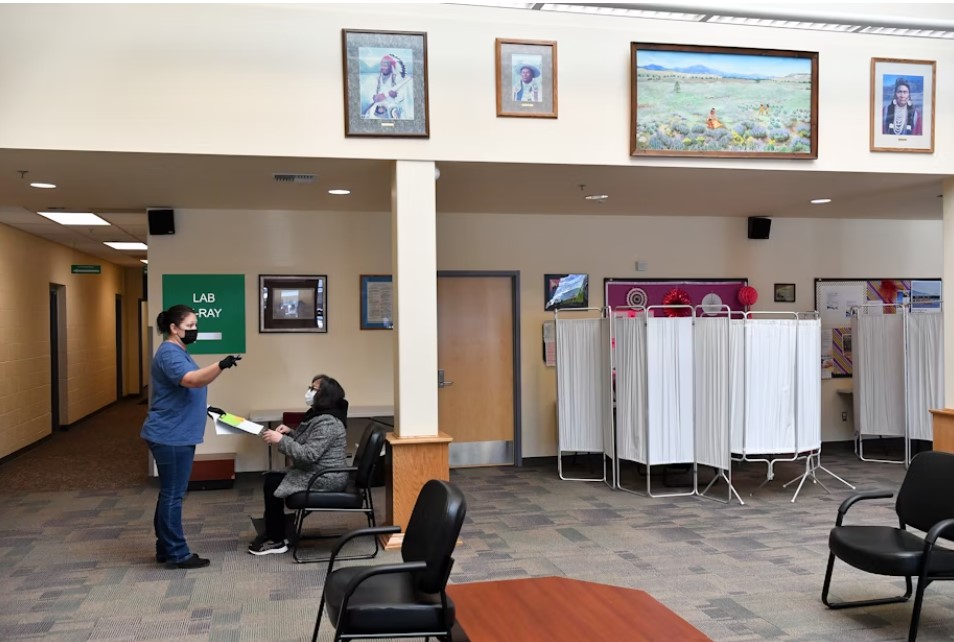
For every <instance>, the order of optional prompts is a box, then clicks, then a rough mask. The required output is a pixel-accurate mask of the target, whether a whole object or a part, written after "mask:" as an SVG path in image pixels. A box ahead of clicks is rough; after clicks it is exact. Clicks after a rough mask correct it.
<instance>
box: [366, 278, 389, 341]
mask: <svg viewBox="0 0 954 642" xmlns="http://www.w3.org/2000/svg"><path fill="white" fill-rule="evenodd" d="M392 306H393V287H392V283H391V275H390V274H362V275H361V329H362V330H391V329H393V328H394V312H393V308H392Z"/></svg>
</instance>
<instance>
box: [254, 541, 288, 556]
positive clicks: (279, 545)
mask: <svg viewBox="0 0 954 642" xmlns="http://www.w3.org/2000/svg"><path fill="white" fill-rule="evenodd" d="M248 552H249V553H251V554H252V555H268V554H270V553H287V552H288V542H287V541H286V540H281V541H279V542H273V541H272V540H270V539H263V540H262V541H261V542H259V541H258V538H256V541H254V542H252V544H251V545H250V546H249V547H248Z"/></svg>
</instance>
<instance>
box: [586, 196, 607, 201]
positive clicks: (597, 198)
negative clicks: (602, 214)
mask: <svg viewBox="0 0 954 642" xmlns="http://www.w3.org/2000/svg"><path fill="white" fill-rule="evenodd" d="M583 198H585V199H586V200H588V201H605V200H606V199H608V198H609V195H608V194H587V195H586V196H584V197H583Z"/></svg>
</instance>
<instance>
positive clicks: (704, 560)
mask: <svg viewBox="0 0 954 642" xmlns="http://www.w3.org/2000/svg"><path fill="white" fill-rule="evenodd" d="M111 412H114V411H113V410H109V411H106V412H104V413H102V416H103V418H104V420H108V419H109V416H110V413H111ZM115 412H116V413H117V415H116V418H117V419H118V418H120V417H121V416H122V412H123V410H122V409H117V410H115ZM83 433H84V431H82V430H75V431H71V434H75V435H81V434H83ZM124 433H125V434H127V435H133V437H132V438H131V439H134V440H138V437H135V435H136V433H138V426H134V425H127V426H126V427H125V430H124ZM87 434H92V433H87ZM90 438H92V437H90ZM55 442H56V439H55V438H54V439H53V440H50V441H49V442H47V443H45V444H43V445H41V446H39V447H38V448H35V449H34V450H33V451H31V453H36V455H37V456H39V455H42V451H43V449H45V448H48V447H52V446H53V444H54V443H55ZM130 443H133V442H132V441H131V442H130ZM117 447H118V446H117ZM123 447H125V446H123ZM128 447H132V446H128ZM143 450H144V449H143ZM830 450H831V452H829V453H826V455H825V458H824V463H825V465H826V466H827V467H829V468H830V469H831V470H832V471H834V472H836V473H838V474H839V475H841V476H843V477H845V478H846V479H848V480H849V481H851V482H852V483H855V484H857V485H858V487H859V489H860V490H870V489H875V488H884V487H896V486H897V484H898V482H899V481H900V479H901V477H902V475H903V468H902V467H901V466H897V465H890V464H876V463H863V462H859V461H857V460H856V459H855V458H854V457H853V456H852V455H851V454H850V453H848V452H844V451H843V450H838V449H836V448H831V449H830ZM28 454H29V453H28ZM143 457H144V455H143ZM17 461H18V460H13V461H11V462H6V463H4V464H2V465H0V478H2V476H3V475H5V474H7V473H8V470H9V468H10V466H11V464H16V463H17ZM21 465H22V464H21ZM60 465H61V466H63V467H76V468H78V469H79V470H81V471H85V474H86V475H91V476H101V475H100V471H99V470H97V469H96V468H92V467H91V466H90V464H89V462H88V461H85V460H82V459H80V460H79V461H68V462H62V463H61V464H60ZM578 467H579V469H580V472H581V473H583V474H586V473H588V472H590V469H588V468H587V467H586V462H583V461H581V462H579V463H578ZM803 469H804V467H803V465H800V464H793V463H789V464H782V465H779V466H778V467H777V470H776V473H777V474H776V479H775V480H774V481H772V482H770V483H769V484H767V485H766V486H765V487H764V488H762V489H760V490H756V489H757V487H758V485H759V483H761V481H762V480H763V479H764V478H765V467H764V465H757V464H746V465H745V466H744V467H742V468H741V469H739V468H737V470H736V474H735V483H736V487H737V488H738V490H739V492H740V494H741V495H742V497H743V499H744V500H745V502H746V505H745V506H740V505H739V504H738V503H733V504H731V505H724V504H719V503H716V502H712V501H706V500H702V499H699V498H694V497H683V498H671V499H650V498H646V497H642V496H638V495H633V494H629V493H623V492H619V491H613V490H610V489H609V488H608V487H606V486H605V485H603V484H601V483H585V482H570V481H561V480H559V479H558V477H557V474H556V466H555V463H554V462H553V461H552V460H550V461H547V462H545V463H539V462H538V463H533V464H530V465H527V466H525V467H523V468H479V469H466V470H457V471H453V472H452V481H454V482H455V483H457V484H459V486H460V487H461V488H462V489H463V491H464V493H465V494H466V496H467V501H468V506H469V510H468V515H467V521H466V523H465V525H464V530H463V532H462V535H461V539H462V543H461V544H460V545H459V546H458V548H457V552H456V558H457V564H456V566H455V567H454V571H453V574H452V578H451V581H452V582H457V583H459V582H472V581H479V580H487V579H498V578H517V577H528V576H546V575H559V576H566V577H573V578H578V579H582V580H590V581H596V582H604V583H608V584H614V585H619V586H626V587H632V588H639V589H643V590H646V591H648V592H649V593H650V594H652V595H653V596H654V597H656V598H657V599H658V600H660V601H661V602H662V603H664V604H665V605H667V606H668V607H669V608H670V609H672V610H674V611H675V612H676V613H678V614H679V615H681V616H682V617H683V618H685V619H686V620H688V621H689V622H691V623H692V624H693V625H695V626H696V627H697V628H699V629H700V630H702V631H703V632H704V633H706V634H707V635H709V636H710V637H711V638H712V639H713V640H717V641H723V640H724V641H747V640H800V641H806V642H807V641H812V642H822V641H832V642H835V641H837V642H849V641H856V640H857V641H861V640H903V639H905V638H906V635H907V626H908V621H909V617H910V613H911V610H910V609H911V606H910V604H898V605H888V606H881V607H873V608H867V609H860V610H857V609H855V610H848V611H830V610H828V609H826V608H825V607H824V606H823V605H822V604H821V602H820V600H819V594H820V591H821V584H822V578H823V574H824V567H825V561H826V557H827V533H828V530H829V528H830V527H831V525H832V524H833V522H834V518H835V512H836V508H837V506H838V503H839V502H840V501H841V500H842V499H843V498H844V497H846V496H847V495H848V494H849V493H850V492H851V491H849V489H848V488H846V487H844V486H842V485H841V484H840V483H838V482H836V481H835V480H832V479H831V478H830V477H828V476H827V475H825V474H824V473H820V479H821V480H822V481H823V482H824V483H825V484H826V485H827V486H828V487H829V489H830V490H831V491H832V494H831V495H828V494H827V493H826V492H825V491H824V490H823V489H822V488H821V487H820V486H818V485H816V484H811V483H808V484H806V486H805V488H804V489H803V490H802V491H801V494H800V495H799V497H798V501H797V503H794V504H792V503H791V502H790V501H789V500H790V499H791V497H792V493H793V491H794V486H790V487H789V488H787V489H783V488H781V485H782V483H783V482H785V481H787V480H788V479H790V478H792V477H796V476H797V475H798V474H800V473H801V472H802V471H803ZM72 474H73V473H71V475H72ZM626 475H627V476H626V477H625V480H626V483H627V484H628V485H635V484H636V482H637V481H638V478H637V472H636V471H635V470H630V471H628V472H627V474H626ZM684 480H685V475H684V474H679V473H675V474H671V475H670V476H669V477H668V478H666V479H664V478H663V477H662V476H660V477H659V478H658V480H656V479H654V491H655V492H665V491H667V490H673V489H671V488H669V489H667V488H666V486H665V485H664V484H666V483H668V484H678V483H680V482H682V481H684ZM829 482H831V483H829ZM724 489H725V487H724V486H723V487H722V490H723V491H724ZM379 490H381V489H379ZM753 491H755V493H754V496H750V493H752V492H753ZM949 491H950V489H944V492H949ZM260 493H261V490H260V478H259V476H258V475H255V474H247V475H242V476H240V479H239V480H238V482H237V484H236V486H235V488H233V489H229V490H216V491H196V492H192V493H190V495H189V497H188V498H187V499H186V508H185V517H186V529H187V533H188V537H189V542H190V544H191V546H192V547H193V549H194V550H195V551H197V552H199V553H201V554H203V555H207V556H209V557H210V558H211V559H212V566H211V567H209V568H206V569H200V570H194V571H184V570H166V569H164V568H162V567H159V566H157V565H156V564H155V563H154V562H153V560H152V541H153V539H152V538H153V536H152V523H151V518H152V511H153V507H154V502H155V497H156V487H155V484H154V482H151V481H149V482H144V483H139V484H138V485H129V484H128V483H127V482H125V481H123V482H121V483H119V484H117V485H116V487H114V488H112V489H102V488H100V489H97V488H79V487H76V486H75V485H74V487H73V488H61V489H58V490H38V491H33V492H26V491H24V490H22V489H20V490H17V491H13V492H12V491H10V490H9V489H8V490H7V492H5V493H4V494H3V497H2V499H0V639H2V640H10V639H39V638H42V639H43V640H63V641H67V640H77V641H78V640H164V639H170V638H178V639H183V640H216V641H236V642H238V641H249V642H251V641H262V640H303V639H309V638H310V636H311V630H312V627H313V624H314V617H315V614H316V612H317V607H318V600H319V597H320V591H321V586H322V582H323V576H324V571H325V569H324V566H323V565H318V564H308V565H298V564H295V563H294V561H293V560H292V559H291V556H290V554H289V555H269V556H265V557H254V556H251V555H248V554H247V553H246V552H245V547H246V545H247V542H248V540H250V539H251V537H252V536H253V528H252V525H251V522H250V520H249V515H257V514H260V512H261V495H260ZM377 499H378V503H377V505H378V508H379V512H380V513H383V509H384V505H383V493H381V494H379V495H378V498H377ZM311 520H314V522H313V525H318V524H319V523H320V522H319V518H317V517H315V518H311ZM311 520H310V521H311ZM849 520H850V521H852V522H854V523H881V524H891V523H894V520H895V518H894V514H893V510H892V508H891V505H890V503H888V502H883V501H879V502H869V503H868V504H867V505H865V504H861V505H858V506H856V507H855V508H853V509H852V511H851V513H850V514H849ZM348 524H353V525H355V526H357V525H358V524H357V523H355V522H353V521H352V522H347V521H343V522H342V521H340V520H339V521H338V523H336V524H333V525H328V528H329V529H332V528H335V527H344V526H347V525H348ZM396 559H398V554H397V553H393V552H389V553H384V554H382V555H380V556H379V558H378V560H377V561H379V562H384V561H394V560H396ZM899 587H901V583H900V582H895V581H893V580H891V579H888V578H878V577H874V576H867V575H864V574H862V573H859V572H856V571H852V570H850V569H848V568H847V567H845V566H843V565H838V566H837V567H836V574H835V582H834V589H833V592H834V594H835V595H834V597H835V598H836V599H855V598H862V597H874V596H879V595H884V594H889V593H892V592H900V591H899ZM952 615H954V586H952V585H951V584H950V583H943V582H942V583H936V584H933V585H932V586H931V587H930V588H929V589H928V591H927V596H926V599H925V606H924V611H923V615H922V624H921V635H920V637H919V638H918V639H919V640H922V641H925V642H926V641H930V640H950V639H952V638H954V617H952ZM321 639H322V640H331V631H330V628H328V627H324V629H323V632H322V637H321ZM607 642H608V641H607ZM613 642H618V641H613ZM665 642H672V641H668V640H667V641H665Z"/></svg>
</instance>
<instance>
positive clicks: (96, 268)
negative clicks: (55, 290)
mask: <svg viewBox="0 0 954 642" xmlns="http://www.w3.org/2000/svg"><path fill="white" fill-rule="evenodd" d="M70 272H72V273H73V274H102V273H103V266H102V265H72V266H70Z"/></svg>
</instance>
